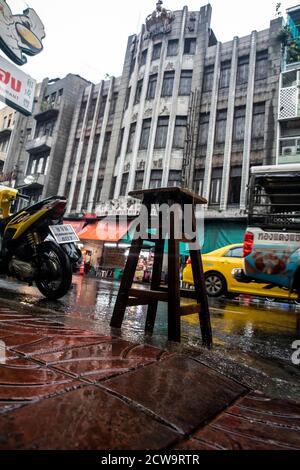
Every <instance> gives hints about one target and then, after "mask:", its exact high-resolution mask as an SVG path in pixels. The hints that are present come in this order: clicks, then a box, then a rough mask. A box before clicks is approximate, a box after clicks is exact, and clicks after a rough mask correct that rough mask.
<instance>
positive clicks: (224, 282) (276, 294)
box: [182, 244, 297, 299]
mask: <svg viewBox="0 0 300 470" xmlns="http://www.w3.org/2000/svg"><path fill="white" fill-rule="evenodd" d="M202 260H203V269H204V273H205V285H206V290H207V293H208V295H209V296H210V297H221V296H222V295H225V296H227V297H235V296H238V295H239V294H251V295H257V296H263V297H268V298H281V299H289V298H290V299H297V295H296V294H292V295H290V294H289V292H288V290H284V289H281V288H279V287H274V288H272V289H269V288H267V286H268V285H267V284H257V283H255V282H249V283H244V282H239V281H237V280H236V279H234V277H233V275H232V271H233V270H234V269H243V268H244V258H243V245H242V244H237V245H227V246H224V247H223V248H219V249H218V250H215V251H211V252H210V253H207V254H205V255H202ZM182 281H183V283H184V284H187V285H189V286H191V285H193V284H194V280H193V272H192V266H191V264H190V260H188V262H187V264H186V266H185V268H184V270H183V273H182Z"/></svg>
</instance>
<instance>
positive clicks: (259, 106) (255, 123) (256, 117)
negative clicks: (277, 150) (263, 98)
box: [252, 103, 265, 139]
mask: <svg viewBox="0 0 300 470" xmlns="http://www.w3.org/2000/svg"><path fill="white" fill-rule="evenodd" d="M264 134H265V103H256V104H254V106H253V120H252V138H253V139H259V138H263V137H264Z"/></svg>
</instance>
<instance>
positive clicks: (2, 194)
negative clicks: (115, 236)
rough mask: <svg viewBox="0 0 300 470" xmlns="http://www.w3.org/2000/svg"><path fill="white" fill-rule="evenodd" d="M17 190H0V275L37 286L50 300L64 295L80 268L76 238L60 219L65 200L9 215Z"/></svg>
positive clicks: (54, 199)
mask: <svg viewBox="0 0 300 470" xmlns="http://www.w3.org/2000/svg"><path fill="white" fill-rule="evenodd" d="M17 198H23V199H27V200H29V198H28V197H26V196H24V195H21V194H19V193H18V191H17V190H16V189H12V188H8V187H5V186H0V274H3V275H7V276H12V277H15V278H16V279H18V280H19V281H22V282H26V283H28V284H29V285H32V284H33V283H35V284H36V286H37V287H38V289H39V290H40V292H41V293H42V294H43V295H44V296H45V297H47V298H48V299H51V300H56V299H59V298H61V297H63V296H64V295H66V294H67V292H68V290H69V289H70V287H71V284H72V274H73V272H77V271H78V270H79V268H80V264H81V252H80V250H79V249H78V248H77V246H76V244H75V242H76V241H78V237H77V235H76V233H75V232H74V229H73V227H72V226H71V225H63V224H62V219H63V215H64V212H65V209H66V204H67V200H66V198H64V197H59V196H53V197H49V198H47V199H44V200H43V201H41V202H38V203H36V204H33V205H30V206H28V207H26V208H24V209H22V210H20V211H19V212H17V213H15V214H13V215H10V210H11V206H12V204H13V202H14V201H16V199H17Z"/></svg>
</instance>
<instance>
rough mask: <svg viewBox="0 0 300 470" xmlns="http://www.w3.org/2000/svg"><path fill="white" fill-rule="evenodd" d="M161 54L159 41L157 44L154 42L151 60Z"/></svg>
mask: <svg viewBox="0 0 300 470" xmlns="http://www.w3.org/2000/svg"><path fill="white" fill-rule="evenodd" d="M160 54H161V42H160V43H159V44H155V45H154V47H153V53H152V60H157V59H159V58H160Z"/></svg>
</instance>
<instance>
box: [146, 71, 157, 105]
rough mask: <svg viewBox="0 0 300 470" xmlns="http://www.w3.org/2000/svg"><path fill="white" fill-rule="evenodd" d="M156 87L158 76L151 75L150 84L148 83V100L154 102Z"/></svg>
mask: <svg viewBox="0 0 300 470" xmlns="http://www.w3.org/2000/svg"><path fill="white" fill-rule="evenodd" d="M156 85H157V74H155V75H150V77H149V83H148V90H147V100H153V99H154V98H155V92H156Z"/></svg>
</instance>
